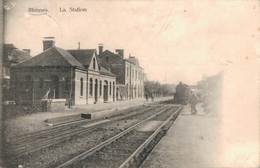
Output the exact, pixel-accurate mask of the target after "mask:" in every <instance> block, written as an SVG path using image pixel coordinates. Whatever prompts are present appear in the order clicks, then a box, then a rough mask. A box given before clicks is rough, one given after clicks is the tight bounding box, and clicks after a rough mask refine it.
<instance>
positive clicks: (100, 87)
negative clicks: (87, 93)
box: [99, 81, 102, 96]
mask: <svg viewBox="0 0 260 168" xmlns="http://www.w3.org/2000/svg"><path fill="white" fill-rule="evenodd" d="M101 95H102V81H99V96H101Z"/></svg>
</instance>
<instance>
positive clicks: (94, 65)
mask: <svg viewBox="0 0 260 168" xmlns="http://www.w3.org/2000/svg"><path fill="white" fill-rule="evenodd" d="M93 69H96V59H95V58H93Z"/></svg>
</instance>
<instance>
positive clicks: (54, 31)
mask: <svg viewBox="0 0 260 168" xmlns="http://www.w3.org/2000/svg"><path fill="white" fill-rule="evenodd" d="M8 4H9V6H10V4H11V7H10V8H8V9H6V20H5V23H6V24H5V42H6V43H13V44H14V45H15V46H16V47H17V48H20V49H23V48H29V49H31V53H32V54H33V56H34V55H36V54H38V53H40V52H42V39H43V37H46V36H54V37H55V41H56V46H58V47H61V48H64V49H74V48H78V42H80V44H81V48H82V49H83V48H97V45H98V43H103V45H104V49H109V50H112V51H113V50H114V49H116V48H123V49H125V57H128V55H129V54H131V55H133V56H135V57H137V58H138V59H139V62H140V64H141V66H142V67H143V68H144V71H145V73H146V74H147V77H148V79H149V80H158V81H160V82H162V83H177V82H178V81H183V82H185V83H188V84H195V83H196V82H197V81H198V80H200V79H201V78H202V77H203V76H209V75H213V74H216V73H218V72H220V71H223V70H225V69H227V67H228V66H230V65H231V64H236V63H237V62H238V63H241V61H242V62H243V61H244V60H248V59H249V60H255V59H256V56H257V54H258V55H260V44H259V41H260V35H259V34H260V24H259V22H260V19H259V18H260V16H259V15H260V2H259V1H258V0H248V1H247V0H216V1H215V0H201V1H198V0H185V1H181V0H169V1H168V0H163V1H159V0H142V1H135V0H133V1H127V0H123V1H119V0H112V1H105V0H100V1H94V0H88V1H85V0H74V1H71V0H62V1H59V0H56V1H54V0H8ZM70 7H74V8H77V7H80V8H86V9H87V12H74V13H73V12H60V8H65V9H67V10H68V9H69V8H70ZM28 8H44V9H47V10H48V12H47V15H31V14H30V13H29V12H28Z"/></svg>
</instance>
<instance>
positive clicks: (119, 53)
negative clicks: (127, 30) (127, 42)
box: [115, 49, 124, 59]
mask: <svg viewBox="0 0 260 168" xmlns="http://www.w3.org/2000/svg"><path fill="white" fill-rule="evenodd" d="M115 51H116V53H117V54H118V55H120V57H121V58H122V59H123V58H124V49H116V50H115Z"/></svg>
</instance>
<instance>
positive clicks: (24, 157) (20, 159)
mask: <svg viewBox="0 0 260 168" xmlns="http://www.w3.org/2000/svg"><path fill="white" fill-rule="evenodd" d="M164 108H166V106H165V105H160V104H158V106H156V107H155V106H150V105H149V106H144V107H143V108H141V109H140V108H138V109H131V110H130V111H128V113H126V114H124V115H122V114H121V115H116V116H114V117H112V118H111V119H110V120H105V121H106V122H104V123H101V124H97V125H93V127H89V128H84V127H83V128H82V126H84V124H86V123H84V122H83V124H80V125H78V131H75V130H71V131H68V132H66V131H65V132H64V131H60V133H59V134H57V131H54V132H55V134H54V135H52V134H53V133H52V131H50V134H49V135H48V134H47V132H46V133H45V131H44V134H45V135H44V136H46V137H47V138H46V137H44V136H43V134H42V132H40V134H41V135H38V134H35V135H36V136H35V138H34V137H33V136H31V137H30V138H34V139H33V140H31V139H29V140H30V141H29V142H28V141H25V139H24V138H21V139H19V140H20V144H19V141H17V144H18V145H20V146H18V147H20V148H19V149H18V148H16V152H17V153H16V154H15V155H11V156H12V157H9V158H8V160H10V162H11V166H10V167H17V165H19V164H21V165H24V167H28V168H29V167H32V168H33V167H48V168H49V167H55V166H57V165H58V164H60V163H62V162H64V161H65V160H67V159H68V156H65V155H64V157H63V156H62V157H57V158H55V159H53V158H52V154H53V153H55V152H56V153H58V152H57V151H58V150H63V147H62V148H61V149H59V148H60V146H70V145H71V144H72V145H73V143H72V142H71V143H69V142H70V141H73V140H75V141H73V142H77V141H78V140H77V139H78V138H79V139H82V137H87V140H86V142H85V143H86V144H87V145H86V144H84V145H85V146H84V145H83V146H82V150H84V149H90V148H91V147H93V146H95V145H97V144H98V143H101V142H103V141H105V140H106V139H108V138H110V137H111V136H113V135H115V134H117V133H119V132H122V131H123V130H124V129H126V128H127V127H129V126H131V125H133V124H135V123H137V122H138V120H142V119H144V118H147V117H149V116H151V115H153V114H154V113H156V112H158V111H159V110H161V109H164ZM129 121H133V122H129ZM127 122H129V123H128V124H127V126H126V127H125V128H122V129H121V128H120V129H113V128H112V129H110V128H109V129H108V128H107V126H109V125H111V124H112V123H113V124H114V125H119V124H120V125H122V123H124V124H125V123H127ZM73 124H74V123H73ZM65 126H66V127H67V125H65ZM73 127H75V126H74V125H73ZM67 128H68V127H67ZM75 128H76V127H75ZM61 130H64V128H62V129H61ZM93 136H97V137H98V138H97V137H95V138H94V140H93V138H92V137H93ZM95 139H96V140H95ZM64 141H65V142H64ZM24 142H26V143H24ZM57 146H58V147H57ZM56 148H58V150H57V151H55V150H56ZM69 150H70V149H69ZM49 151H50V152H51V154H49V153H50V152H49ZM12 152H14V151H12ZM69 152H70V151H69ZM77 152H80V153H82V151H77V150H75V153H73V152H71V153H70V154H66V155H69V156H70V157H71V156H73V157H74V156H75V155H77V154H79V153H77ZM41 155H48V156H49V157H50V158H48V159H45V158H44V157H42V156H41ZM58 155H59V153H58ZM64 158H65V160H64ZM35 161H37V162H41V163H40V164H38V163H35ZM39 165H40V166H39Z"/></svg>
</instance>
